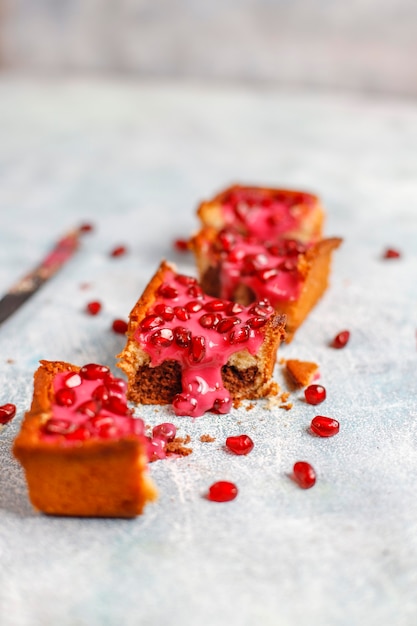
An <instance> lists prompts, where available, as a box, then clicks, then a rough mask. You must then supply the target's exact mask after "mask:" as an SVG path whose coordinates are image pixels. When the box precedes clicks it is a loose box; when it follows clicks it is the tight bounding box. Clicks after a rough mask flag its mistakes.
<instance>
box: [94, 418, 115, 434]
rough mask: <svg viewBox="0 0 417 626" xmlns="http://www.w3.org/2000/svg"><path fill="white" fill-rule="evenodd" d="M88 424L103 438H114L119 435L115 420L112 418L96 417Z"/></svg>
mask: <svg viewBox="0 0 417 626" xmlns="http://www.w3.org/2000/svg"><path fill="white" fill-rule="evenodd" d="M88 424H89V425H90V426H91V427H92V428H93V429H94V430H95V431H96V432H97V434H98V435H99V436H100V437H103V438H107V437H113V436H114V435H115V434H116V433H117V429H116V426H115V424H114V420H113V418H112V417H110V416H105V415H96V416H95V417H92V418H91V419H90V420H89V421H88Z"/></svg>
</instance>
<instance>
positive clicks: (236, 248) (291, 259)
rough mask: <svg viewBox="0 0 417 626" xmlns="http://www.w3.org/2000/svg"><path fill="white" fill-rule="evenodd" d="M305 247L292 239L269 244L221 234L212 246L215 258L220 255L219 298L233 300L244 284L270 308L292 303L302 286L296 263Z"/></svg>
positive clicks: (226, 232)
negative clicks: (278, 304) (282, 303)
mask: <svg viewBox="0 0 417 626" xmlns="http://www.w3.org/2000/svg"><path fill="white" fill-rule="evenodd" d="M307 248H308V246H306V245H305V244H303V243H301V242H299V241H296V240H294V239H280V240H278V241H276V242H275V243H272V244H268V243H262V242H260V241H257V240H256V239H254V238H250V237H244V236H243V235H240V234H239V233H236V232H233V231H231V230H226V229H225V230H223V231H221V232H220V233H219V236H218V238H217V239H216V241H215V242H214V244H213V250H214V256H216V255H219V256H220V263H219V270H220V289H221V297H222V298H227V299H229V300H232V299H233V298H234V297H235V291H236V288H237V287H238V286H239V285H242V284H243V285H245V286H246V287H248V288H249V289H250V290H251V291H252V292H253V294H254V296H255V298H256V299H257V300H262V299H265V298H266V299H268V300H269V301H270V302H271V304H272V306H275V305H276V304H277V303H280V302H294V301H295V300H297V299H298V298H299V296H300V294H301V290H302V288H303V286H304V278H303V276H302V275H301V273H300V272H299V269H298V262H299V259H300V257H301V256H302V255H304V254H305V252H306V251H307Z"/></svg>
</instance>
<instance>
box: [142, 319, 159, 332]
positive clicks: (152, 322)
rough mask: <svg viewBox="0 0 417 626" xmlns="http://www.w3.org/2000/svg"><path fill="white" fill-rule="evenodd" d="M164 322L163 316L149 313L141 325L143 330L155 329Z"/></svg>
mask: <svg viewBox="0 0 417 626" xmlns="http://www.w3.org/2000/svg"><path fill="white" fill-rule="evenodd" d="M163 323H164V320H163V319H162V317H159V315H147V316H146V317H144V318H143V320H142V321H141V323H140V327H141V330H143V331H147V330H153V329H154V328H158V326H161V325H162V324H163Z"/></svg>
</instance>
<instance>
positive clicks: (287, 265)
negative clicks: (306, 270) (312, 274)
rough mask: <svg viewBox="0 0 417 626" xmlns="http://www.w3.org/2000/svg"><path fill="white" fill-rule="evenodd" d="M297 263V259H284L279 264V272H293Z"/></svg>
mask: <svg viewBox="0 0 417 626" xmlns="http://www.w3.org/2000/svg"><path fill="white" fill-rule="evenodd" d="M297 266H298V263H297V261H291V260H290V259H285V261H282V263H280V264H279V268H278V269H280V270H281V272H293V271H294V270H296V269H297Z"/></svg>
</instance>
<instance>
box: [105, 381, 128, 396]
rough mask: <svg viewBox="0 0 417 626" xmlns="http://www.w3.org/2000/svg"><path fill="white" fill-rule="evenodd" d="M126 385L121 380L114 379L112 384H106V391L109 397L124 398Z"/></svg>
mask: <svg viewBox="0 0 417 626" xmlns="http://www.w3.org/2000/svg"><path fill="white" fill-rule="evenodd" d="M126 387H127V385H126V383H125V381H124V380H122V379H121V378H115V379H114V381H113V382H111V383H108V384H107V390H108V392H109V394H110V395H111V396H114V397H116V398H124V397H125V394H126Z"/></svg>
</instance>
